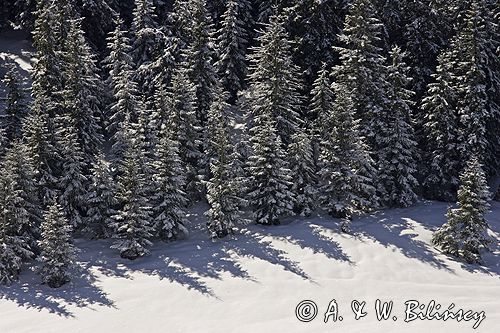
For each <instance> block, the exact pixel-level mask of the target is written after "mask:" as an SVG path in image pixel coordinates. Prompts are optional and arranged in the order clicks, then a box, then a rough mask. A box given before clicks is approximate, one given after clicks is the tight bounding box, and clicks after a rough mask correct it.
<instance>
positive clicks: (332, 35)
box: [279, 0, 346, 91]
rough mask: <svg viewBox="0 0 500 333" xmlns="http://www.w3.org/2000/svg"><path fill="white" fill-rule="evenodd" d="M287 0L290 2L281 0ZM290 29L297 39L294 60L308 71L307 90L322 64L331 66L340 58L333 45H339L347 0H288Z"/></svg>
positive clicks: (295, 39)
mask: <svg viewBox="0 0 500 333" xmlns="http://www.w3.org/2000/svg"><path fill="white" fill-rule="evenodd" d="M279 2H280V3H286V2H287V1H279ZM288 2H289V3H290V4H289V6H290V8H289V9H287V15H288V20H289V22H288V24H287V25H288V27H287V31H288V32H289V34H290V37H291V39H292V40H293V41H294V46H295V47H294V60H295V63H296V64H297V65H299V67H300V68H301V69H302V70H303V71H304V72H305V75H304V77H305V82H306V85H307V88H306V90H307V91H309V90H310V85H311V84H312V82H313V81H314V76H315V75H316V73H317V72H318V71H319V70H320V68H321V65H322V63H326V64H327V65H328V67H329V68H331V66H332V65H334V63H335V61H337V58H338V56H337V54H336V53H335V50H334V49H333V48H332V45H336V44H338V35H339V33H340V31H341V27H342V21H343V17H344V14H345V13H344V12H345V4H346V2H345V1H344V0H329V1H316V0H292V1H288Z"/></svg>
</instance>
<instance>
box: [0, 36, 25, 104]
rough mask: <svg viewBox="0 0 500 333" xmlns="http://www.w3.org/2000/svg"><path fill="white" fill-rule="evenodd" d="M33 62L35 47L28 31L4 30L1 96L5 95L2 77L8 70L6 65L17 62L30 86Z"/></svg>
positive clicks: (0, 49)
mask: <svg viewBox="0 0 500 333" xmlns="http://www.w3.org/2000/svg"><path fill="white" fill-rule="evenodd" d="M32 63H33V47H32V46H31V42H30V41H29V36H28V33H27V32H25V31H23V30H12V31H3V32H2V33H1V34H0V96H5V91H4V89H5V88H4V85H3V82H2V79H3V77H4V75H5V72H6V71H7V67H6V65H9V64H15V65H16V66H17V69H18V70H19V73H20V74H21V76H22V77H23V78H24V82H23V83H24V84H25V86H26V87H28V86H29V85H30V84H29V76H30V75H29V73H30V71H31V68H32V66H31V65H32ZM1 103H2V100H1V99H0V109H2V105H1Z"/></svg>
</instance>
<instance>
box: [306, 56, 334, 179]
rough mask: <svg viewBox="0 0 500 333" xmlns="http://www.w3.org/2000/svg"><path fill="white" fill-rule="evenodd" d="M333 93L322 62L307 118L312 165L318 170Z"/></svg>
mask: <svg viewBox="0 0 500 333" xmlns="http://www.w3.org/2000/svg"><path fill="white" fill-rule="evenodd" d="M334 99H335V97H334V95H333V91H332V89H331V82H330V71H329V70H328V68H327V66H326V64H323V65H322V67H321V69H320V70H319V71H318V73H317V77H316V79H315V80H314V83H313V87H312V90H311V101H310V106H309V114H308V115H307V116H308V117H307V118H308V120H309V121H310V123H311V126H310V127H311V135H312V143H313V152H314V166H315V169H316V171H318V170H319V154H320V143H321V142H322V141H323V140H324V139H325V138H327V136H328V135H329V134H330V133H329V130H330V129H329V127H328V126H325V125H326V124H327V123H328V121H329V117H330V113H331V110H332V109H333V103H334Z"/></svg>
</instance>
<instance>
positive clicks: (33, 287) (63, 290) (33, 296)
mask: <svg viewBox="0 0 500 333" xmlns="http://www.w3.org/2000/svg"><path fill="white" fill-rule="evenodd" d="M97 282H98V280H97V278H96V277H95V275H94V274H93V273H92V272H90V271H89V270H88V269H87V268H86V265H85V264H81V265H80V266H79V267H78V268H77V269H76V272H75V277H74V278H73V280H72V281H71V282H70V283H68V284H66V285H64V286H62V287H60V288H57V289H53V288H50V287H48V286H47V285H42V284H41V280H40V277H39V276H38V275H37V274H35V273H34V272H33V271H28V272H23V273H22V274H21V276H20V280H19V281H18V282H16V283H14V284H13V285H11V286H8V287H7V286H2V287H0V299H1V300H8V301H12V302H15V303H16V304H18V305H19V306H20V307H24V308H26V309H36V310H38V311H42V310H45V311H48V312H50V313H53V314H56V315H59V316H62V317H74V315H73V313H72V312H71V309H70V307H78V308H84V307H85V308H92V307H93V306H107V307H114V304H113V301H112V300H111V299H109V298H108V295H107V294H106V293H105V292H104V291H103V290H102V289H101V288H99V287H98V286H96V283H97Z"/></svg>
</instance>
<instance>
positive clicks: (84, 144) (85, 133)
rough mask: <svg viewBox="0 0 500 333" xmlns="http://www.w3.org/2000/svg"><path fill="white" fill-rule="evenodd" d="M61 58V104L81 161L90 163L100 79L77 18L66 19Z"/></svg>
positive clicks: (97, 129)
mask: <svg viewBox="0 0 500 333" xmlns="http://www.w3.org/2000/svg"><path fill="white" fill-rule="evenodd" d="M65 61H66V67H65V68H64V72H63V74H64V78H65V80H64V90H63V91H62V95H63V100H64V107H65V111H66V113H68V116H69V117H70V118H72V122H73V124H74V126H75V130H76V132H77V141H78V144H79V145H80V147H81V150H82V153H83V161H84V163H85V164H86V165H87V166H90V165H91V164H92V161H93V160H94V158H95V156H96V155H97V153H98V150H99V148H100V146H101V144H102V142H103V138H102V130H101V119H102V118H103V112H102V102H101V99H102V97H101V96H102V94H103V83H102V81H101V79H100V77H99V74H98V69H97V66H96V63H95V59H94V56H93V54H92V50H91V49H90V47H89V46H88V45H87V42H86V40H85V36H84V33H83V31H82V29H81V19H78V20H72V21H71V22H70V30H69V32H68V39H67V40H66V43H65ZM82 171H84V170H82Z"/></svg>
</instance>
